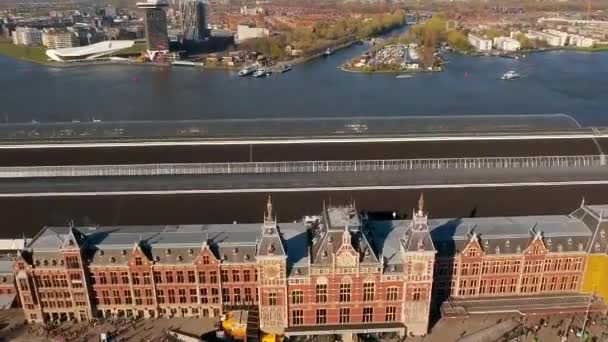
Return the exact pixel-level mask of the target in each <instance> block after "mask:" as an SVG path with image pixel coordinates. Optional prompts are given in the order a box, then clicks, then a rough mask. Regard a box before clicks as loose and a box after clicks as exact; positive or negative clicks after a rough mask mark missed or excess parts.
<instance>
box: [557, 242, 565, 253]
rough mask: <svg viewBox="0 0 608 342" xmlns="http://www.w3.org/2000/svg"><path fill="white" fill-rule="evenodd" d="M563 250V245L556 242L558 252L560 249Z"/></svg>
mask: <svg viewBox="0 0 608 342" xmlns="http://www.w3.org/2000/svg"><path fill="white" fill-rule="evenodd" d="M563 250H564V247H563V246H562V244H561V243H558V244H557V251H558V252H561V251H563Z"/></svg>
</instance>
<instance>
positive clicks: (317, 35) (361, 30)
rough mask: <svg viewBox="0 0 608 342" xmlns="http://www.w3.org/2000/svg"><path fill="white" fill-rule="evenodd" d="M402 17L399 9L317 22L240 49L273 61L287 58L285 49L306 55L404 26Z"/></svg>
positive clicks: (247, 44) (403, 17) (258, 39)
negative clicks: (289, 48)
mask: <svg viewBox="0 0 608 342" xmlns="http://www.w3.org/2000/svg"><path fill="white" fill-rule="evenodd" d="M405 22H406V14H405V11H403V10H398V11H395V12H393V13H386V14H383V15H375V16H372V17H368V18H355V17H348V18H343V19H340V20H337V21H335V22H320V23H318V24H316V25H314V26H313V27H302V28H296V29H293V30H288V31H286V32H285V33H283V34H279V35H275V36H272V37H269V38H257V39H250V40H247V41H245V42H243V44H241V48H243V49H247V50H251V51H257V52H261V53H263V54H265V55H267V56H270V57H271V58H273V59H278V60H280V59H285V58H287V57H289V56H288V55H287V53H286V51H285V48H286V47H287V46H288V45H289V46H291V47H292V48H293V49H297V50H301V51H302V52H303V53H302V55H303V56H310V55H314V54H315V53H318V52H320V51H323V50H325V49H327V48H332V47H334V46H337V45H342V44H346V43H348V42H349V41H350V42H352V41H354V40H355V39H364V38H369V37H373V36H377V35H380V34H382V33H385V32H387V31H390V30H392V29H395V28H397V27H400V26H403V25H405Z"/></svg>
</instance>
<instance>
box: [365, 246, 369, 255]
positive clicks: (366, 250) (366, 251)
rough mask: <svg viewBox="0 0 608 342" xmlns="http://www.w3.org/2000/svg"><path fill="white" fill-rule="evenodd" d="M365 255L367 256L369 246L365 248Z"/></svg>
mask: <svg viewBox="0 0 608 342" xmlns="http://www.w3.org/2000/svg"><path fill="white" fill-rule="evenodd" d="M365 256H369V248H366V249H365Z"/></svg>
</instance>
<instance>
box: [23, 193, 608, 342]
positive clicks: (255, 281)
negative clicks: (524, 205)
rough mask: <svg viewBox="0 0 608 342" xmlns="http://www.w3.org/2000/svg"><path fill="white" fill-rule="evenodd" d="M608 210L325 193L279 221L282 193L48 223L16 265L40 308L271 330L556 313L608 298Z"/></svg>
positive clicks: (82, 315)
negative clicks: (438, 316) (458, 210)
mask: <svg viewBox="0 0 608 342" xmlns="http://www.w3.org/2000/svg"><path fill="white" fill-rule="evenodd" d="M604 212H606V213H608V205H604V206H597V205H585V204H584V203H582V204H581V206H580V208H578V209H576V210H575V211H574V212H573V213H572V214H570V215H562V216H526V217H493V218H466V219H429V218H428V214H427V213H426V212H425V208H424V202H423V199H422V197H421V198H420V201H419V204H418V208H417V209H416V210H414V211H413V212H412V216H411V219H409V220H401V219H394V220H381V221H378V220H372V219H370V218H369V217H368V216H367V215H365V214H360V213H359V212H358V211H357V210H356V208H355V206H354V205H347V206H325V205H323V208H322V210H321V213H320V215H318V216H306V217H305V219H304V220H303V222H294V223H278V222H277V220H276V216H275V214H274V211H273V205H272V203H271V202H270V200H269V201H268V203H267V205H266V210H265V213H264V216H263V217H264V219H263V222H261V223H259V224H217V225H213V224H210V225H207V224H201V225H181V226H131V227H129V226H112V227H73V226H72V227H46V228H44V229H43V230H42V231H41V232H40V233H38V234H37V235H36V236H35V237H34V238H33V240H32V241H31V242H30V243H29V244H28V246H27V248H25V249H24V250H23V251H22V253H21V255H20V256H19V257H18V258H17V260H16V262H15V268H14V272H15V273H14V275H15V278H16V280H17V284H18V288H19V293H20V300H21V302H22V303H23V308H24V311H25V315H26V317H27V319H28V320H30V321H37V322H42V321H49V320H66V319H72V318H73V319H77V320H87V319H90V318H92V317H99V316H105V317H110V316H114V315H118V316H122V315H124V316H131V317H133V316H141V317H159V316H164V317H173V316H194V317H210V316H214V317H217V316H219V315H221V314H223V313H225V312H226V311H228V310H234V309H239V308H248V309H250V310H254V311H259V318H260V329H261V330H262V331H263V332H266V333H272V334H281V335H287V336H300V335H306V336H310V335H334V334H342V335H344V337H345V339H347V338H349V337H352V334H355V333H385V332H392V333H398V334H400V335H405V334H408V335H409V334H414V335H423V334H426V333H427V329H428V323H429V315H430V312H431V310H432V309H433V308H437V307H441V309H442V312H443V313H444V314H455V313H463V312H464V314H474V313H476V312H477V313H481V312H483V313H485V314H487V313H491V312H512V311H514V310H520V311H521V312H524V313H525V312H526V310H525V308H529V309H528V312H531V311H533V310H540V311H542V312H544V313H545V314H546V313H547V312H551V310H555V311H564V312H568V310H571V311H579V312H580V311H585V310H586V309H587V307H588V303H589V301H590V295H589V294H593V295H596V296H599V297H603V298H606V297H605V296H607V295H608V285H606V284H608V280H607V279H604V278H606V275H605V274H606V272H603V271H602V269H603V268H605V267H606V265H608V254H607V253H608V236H606V233H607V230H608V214H604ZM589 260H592V261H593V263H592V264H591V263H588V261H589ZM599 297H598V298H597V299H596V301H595V302H594V303H593V307H596V306H598V305H602V303H601V299H600V298H599ZM498 299H500V301H501V305H499V306H492V305H488V304H487V303H486V304H485V305H484V306H483V308H482V310H477V311H476V305H481V304H480V303H482V302H483V301H486V302H490V303H491V302H493V301H496V300H498Z"/></svg>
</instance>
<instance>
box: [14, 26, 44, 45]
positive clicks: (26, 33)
mask: <svg viewBox="0 0 608 342" xmlns="http://www.w3.org/2000/svg"><path fill="white" fill-rule="evenodd" d="M13 44H15V45H27V46H40V45H42V31H40V30H39V29H37V28H34V27H21V26H19V27H17V28H16V29H15V31H13Z"/></svg>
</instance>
